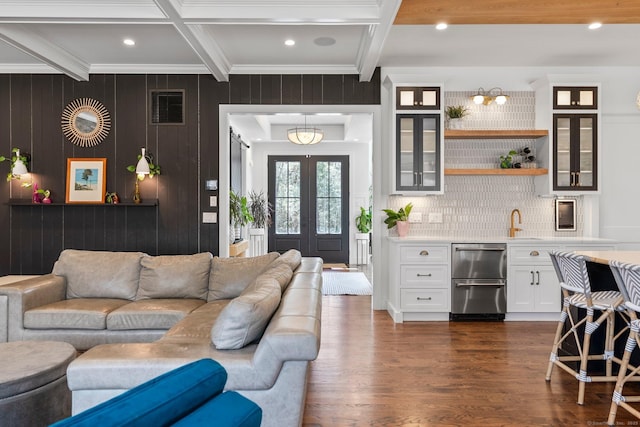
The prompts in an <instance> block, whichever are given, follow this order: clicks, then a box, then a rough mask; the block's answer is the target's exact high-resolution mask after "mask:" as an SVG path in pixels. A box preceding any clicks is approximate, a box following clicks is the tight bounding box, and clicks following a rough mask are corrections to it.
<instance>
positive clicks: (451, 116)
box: [444, 105, 469, 129]
mask: <svg viewBox="0 0 640 427" xmlns="http://www.w3.org/2000/svg"><path fill="white" fill-rule="evenodd" d="M444 113H445V114H446V115H447V124H448V127H449V129H462V119H463V118H464V117H465V116H468V115H469V110H468V109H467V107H465V106H464V105H450V106H448V107H447V108H446V109H445V110H444Z"/></svg>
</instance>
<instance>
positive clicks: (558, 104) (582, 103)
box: [553, 86, 598, 110]
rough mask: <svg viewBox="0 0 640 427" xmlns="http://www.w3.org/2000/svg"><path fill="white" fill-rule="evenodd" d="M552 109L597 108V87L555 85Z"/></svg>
mask: <svg viewBox="0 0 640 427" xmlns="http://www.w3.org/2000/svg"><path fill="white" fill-rule="evenodd" d="M553 109H554V110H597V109H598V88H597V87H595V86H556V87H554V88H553Z"/></svg>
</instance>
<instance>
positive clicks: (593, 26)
mask: <svg viewBox="0 0 640 427" xmlns="http://www.w3.org/2000/svg"><path fill="white" fill-rule="evenodd" d="M600 27H602V23H601V22H592V23H591V24H589V29H590V30H597V29H598V28H600Z"/></svg>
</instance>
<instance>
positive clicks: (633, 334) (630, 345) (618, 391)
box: [607, 316, 640, 426]
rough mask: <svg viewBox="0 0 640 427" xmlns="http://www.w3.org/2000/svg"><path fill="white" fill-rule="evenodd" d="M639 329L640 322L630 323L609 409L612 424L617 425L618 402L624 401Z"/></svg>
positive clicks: (609, 422) (610, 423) (609, 420)
mask: <svg viewBox="0 0 640 427" xmlns="http://www.w3.org/2000/svg"><path fill="white" fill-rule="evenodd" d="M633 317H635V316H633ZM634 320H635V319H634ZM638 330H640V327H639V325H638V323H637V322H632V323H631V325H630V331H629V337H628V338H627V344H626V345H625V347H624V355H623V356H622V364H621V365H620V372H618V380H617V381H616V386H615V388H614V389H613V397H612V399H611V407H610V409H609V419H608V420H607V424H608V425H610V426H613V425H615V422H616V413H617V411H618V404H619V403H620V402H621V401H624V397H623V395H622V389H623V388H624V383H625V376H626V375H627V369H628V367H629V360H630V359H631V353H633V350H634V349H635V348H636V344H637V339H638Z"/></svg>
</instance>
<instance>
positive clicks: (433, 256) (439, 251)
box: [400, 245, 449, 264]
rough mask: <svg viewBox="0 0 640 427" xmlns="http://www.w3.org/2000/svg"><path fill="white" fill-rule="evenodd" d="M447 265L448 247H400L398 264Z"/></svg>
mask: <svg viewBox="0 0 640 427" xmlns="http://www.w3.org/2000/svg"><path fill="white" fill-rule="evenodd" d="M416 262H418V263H431V264H435V263H438V264H442V263H449V245H442V246H431V245H402V246H400V263H402V264H408V263H416Z"/></svg>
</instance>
